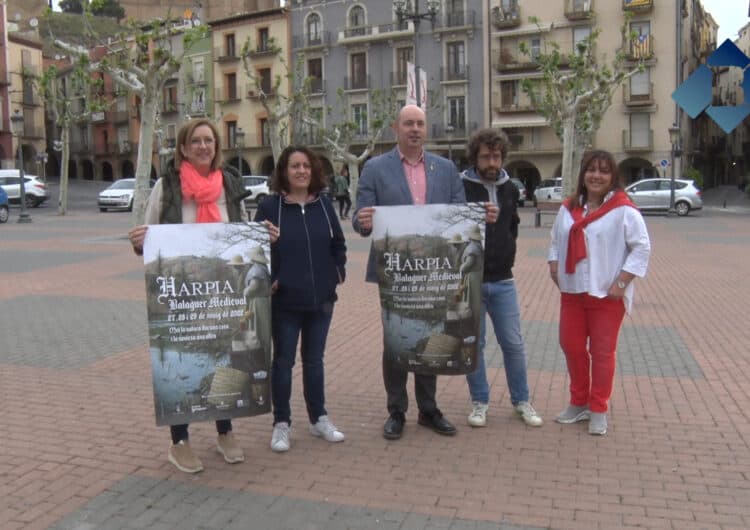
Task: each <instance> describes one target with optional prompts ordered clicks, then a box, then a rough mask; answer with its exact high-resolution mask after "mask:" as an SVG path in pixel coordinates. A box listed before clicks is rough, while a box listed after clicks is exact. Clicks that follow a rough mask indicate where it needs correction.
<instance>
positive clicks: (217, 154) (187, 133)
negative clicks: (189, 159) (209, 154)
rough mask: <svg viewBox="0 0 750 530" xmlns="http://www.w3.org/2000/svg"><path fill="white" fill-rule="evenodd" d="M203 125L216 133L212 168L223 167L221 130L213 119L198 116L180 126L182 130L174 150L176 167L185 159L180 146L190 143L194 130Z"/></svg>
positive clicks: (178, 134)
mask: <svg viewBox="0 0 750 530" xmlns="http://www.w3.org/2000/svg"><path fill="white" fill-rule="evenodd" d="M201 125H205V126H206V127H208V128H209V129H211V132H212V133H213V135H214V147H215V151H214V159H213V160H212V161H211V170H212V171H213V170H216V169H219V167H221V138H220V137H219V131H218V129H217V128H216V125H214V123H213V122H212V121H211V120H207V119H205V118H198V119H195V120H190V121H189V122H187V123H185V124H184V125H183V126H182V127H180V130H179V132H178V133H177V149H175V150H174V167H176V168H177V169H179V168H180V165H181V164H182V161H183V160H184V157H183V156H182V151H181V149H180V148H181V147H182V146H187V145H188V144H189V143H190V138H192V136H193V132H194V131H195V129H197V128H198V127H200V126H201Z"/></svg>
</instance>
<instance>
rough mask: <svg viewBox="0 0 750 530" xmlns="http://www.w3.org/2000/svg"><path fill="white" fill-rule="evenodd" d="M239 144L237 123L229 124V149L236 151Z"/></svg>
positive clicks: (230, 122)
mask: <svg viewBox="0 0 750 530" xmlns="http://www.w3.org/2000/svg"><path fill="white" fill-rule="evenodd" d="M236 144H237V122H236V121H228V122H227V149H234V146H235V145H236Z"/></svg>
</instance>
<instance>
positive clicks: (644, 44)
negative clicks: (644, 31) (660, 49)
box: [626, 35, 654, 61]
mask: <svg viewBox="0 0 750 530" xmlns="http://www.w3.org/2000/svg"><path fill="white" fill-rule="evenodd" d="M626 55H627V58H628V59H630V60H632V61H640V60H646V59H650V58H651V57H653V56H654V36H653V35H639V36H638V37H636V38H634V39H631V40H630V41H629V42H628V46H627V50H626Z"/></svg>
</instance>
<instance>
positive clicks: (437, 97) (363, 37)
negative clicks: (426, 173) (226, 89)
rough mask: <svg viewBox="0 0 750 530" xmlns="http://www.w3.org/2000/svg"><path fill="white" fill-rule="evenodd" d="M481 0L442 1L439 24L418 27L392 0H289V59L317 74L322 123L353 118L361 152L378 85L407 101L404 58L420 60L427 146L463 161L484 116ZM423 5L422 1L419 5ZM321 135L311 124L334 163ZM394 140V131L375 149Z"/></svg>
mask: <svg viewBox="0 0 750 530" xmlns="http://www.w3.org/2000/svg"><path fill="white" fill-rule="evenodd" d="M484 4H486V0H444V1H442V2H441V3H440V11H439V12H438V14H437V16H436V17H435V20H434V25H433V24H432V22H431V21H430V20H421V22H420V24H419V27H418V28H417V26H416V25H415V23H414V21H412V20H405V21H403V22H402V23H399V21H398V17H397V16H396V11H395V8H394V3H393V2H392V1H390V0H326V1H321V0H290V1H288V2H287V7H288V9H289V10H290V14H291V27H292V34H293V35H294V38H293V40H292V49H291V53H292V60H294V61H296V60H299V59H300V58H301V60H302V61H303V62H304V73H305V75H306V76H308V77H309V78H310V79H311V81H312V87H313V95H312V97H311V105H312V107H313V109H317V113H318V115H319V117H320V119H321V121H322V122H323V123H324V124H329V125H330V124H331V123H333V122H334V121H341V120H342V119H344V120H346V119H348V120H350V121H352V122H354V123H355V124H356V134H355V139H354V143H353V144H352V146H351V148H352V150H353V151H355V152H357V151H358V152H362V151H363V150H364V149H365V146H366V143H367V138H368V137H369V135H370V134H371V133H372V131H371V130H370V126H369V125H370V124H368V116H370V115H371V113H372V110H373V109H372V106H373V104H374V102H373V92H374V91H376V90H378V91H388V90H390V89H391V88H393V89H394V90H395V91H396V99H397V100H398V102H399V103H400V104H403V103H404V102H405V101H406V90H407V63H415V62H416V63H417V66H418V67H420V68H421V69H422V70H424V71H425V73H426V79H427V93H428V101H427V106H426V111H427V123H428V140H427V146H426V147H427V149H430V150H432V151H436V152H439V153H441V154H443V155H444V156H447V157H451V158H453V159H455V160H456V161H457V162H458V163H459V165H462V159H463V160H464V163H465V155H464V146H465V143H466V138H467V136H468V134H470V133H471V131H472V130H474V129H476V128H477V127H480V126H481V125H483V124H484V123H485V121H486V120H485V118H484V116H485V106H484V86H485V84H484V76H485V68H484V61H483V60H476V58H481V57H484V56H485V54H484V48H483V40H484V39H483V35H484V33H485V31H486V26H484V17H483V15H482V14H483V5H484ZM412 5H413V4H412ZM425 8H426V5H425V3H424V2H423V3H422V4H421V10H422V12H424V11H425ZM417 29H418V31H417ZM339 93H340V94H341V95H342V97H339ZM329 111H330V112H329ZM319 141H320V139H319V138H316V137H315V135H314V131H311V132H310V135H309V138H308V143H310V144H312V145H317V147H318V148H319V150H320V151H321V153H323V156H324V157H325V158H326V164H327V165H328V167H331V166H333V164H334V161H333V160H331V159H330V155H328V154H327V153H325V148H324V146H323V145H321V144H319ZM394 144H395V137H394V135H393V133H392V132H391V131H390V130H389V131H387V132H386V134H385V135H384V136H383V137H382V138H381V141H380V143H379V144H378V146H377V147H376V150H375V153H374V154H378V153H380V152H384V151H387V150H389V149H391V148H392V147H393V146H394ZM336 165H337V166H338V165H340V163H339V162H336Z"/></svg>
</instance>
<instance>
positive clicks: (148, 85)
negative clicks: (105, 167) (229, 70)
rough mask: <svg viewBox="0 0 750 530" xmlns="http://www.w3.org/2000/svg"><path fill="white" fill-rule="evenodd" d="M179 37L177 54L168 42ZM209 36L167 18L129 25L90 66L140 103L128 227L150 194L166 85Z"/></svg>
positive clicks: (81, 52) (80, 52)
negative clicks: (190, 52)
mask: <svg viewBox="0 0 750 530" xmlns="http://www.w3.org/2000/svg"><path fill="white" fill-rule="evenodd" d="M175 35H181V36H182V50H181V51H180V52H175V51H174V49H173V42H172V37H173V36H175ZM207 35H208V28H207V27H206V26H198V27H192V28H189V29H186V28H185V27H184V26H182V25H180V24H174V20H173V19H171V18H170V17H168V18H164V19H155V20H152V21H151V22H150V23H149V24H148V25H146V26H143V25H138V24H136V23H134V22H130V23H128V25H127V26H126V32H125V33H124V34H123V35H122V36H121V37H120V38H119V39H117V40H114V41H111V42H108V43H106V44H102V46H104V47H105V48H106V50H107V54H106V55H105V56H104V58H102V59H101V60H99V61H97V62H92V63H91V67H90V70H99V71H102V72H104V73H106V74H107V75H109V76H111V77H112V80H113V81H114V82H115V83H116V84H117V85H119V86H120V87H122V88H124V89H125V90H126V91H128V92H129V93H130V94H134V95H136V96H138V98H139V99H140V109H139V110H140V136H139V141H138V159H137V163H136V170H135V192H134V197H133V222H134V223H135V224H142V223H143V220H144V217H145V211H146V201H147V200H148V195H149V192H150V186H149V178H150V175H151V153H152V151H153V143H154V132H155V124H156V114H157V112H158V111H159V101H160V98H161V95H162V91H163V89H164V86H165V84H166V82H167V81H168V80H169V79H170V78H172V77H174V75H175V74H176V73H177V72H178V71H179V69H180V66H181V64H182V61H183V57H184V56H185V54H186V53H188V52H189V51H190V49H191V47H192V46H193V45H194V44H195V43H196V42H197V41H198V40H199V39H202V38H205V37H206V36H207ZM54 42H55V45H56V46H58V47H60V48H61V49H63V50H66V51H67V52H69V53H71V54H73V55H75V56H88V50H86V49H85V48H81V47H79V46H74V45H71V44H69V43H66V42H62V41H60V40H59V39H56V40H55V41H54Z"/></svg>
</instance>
